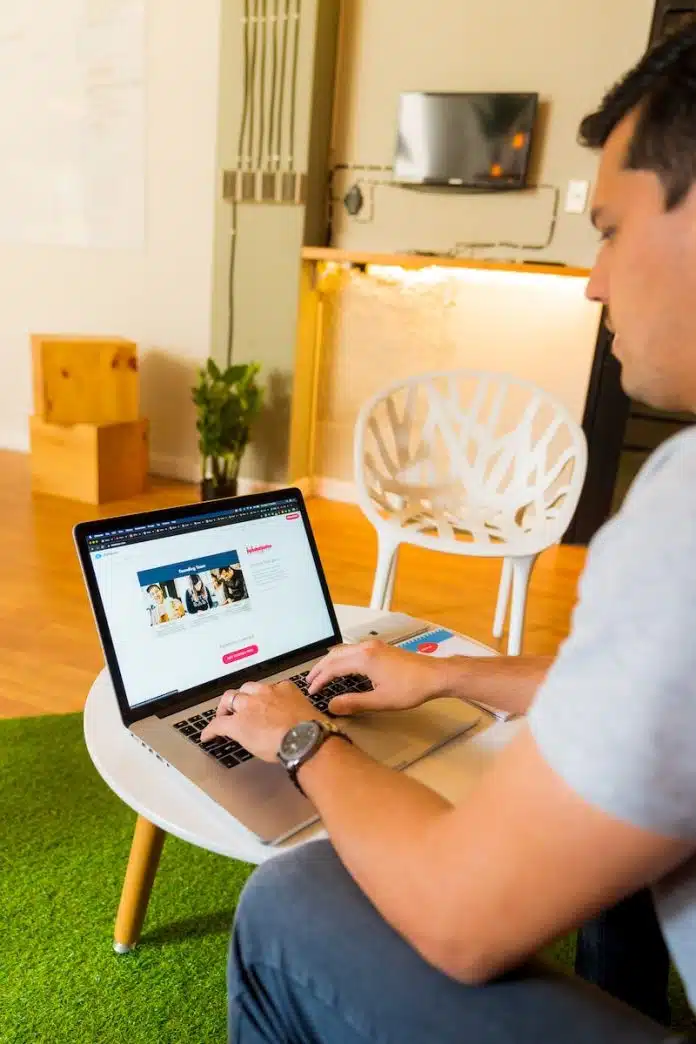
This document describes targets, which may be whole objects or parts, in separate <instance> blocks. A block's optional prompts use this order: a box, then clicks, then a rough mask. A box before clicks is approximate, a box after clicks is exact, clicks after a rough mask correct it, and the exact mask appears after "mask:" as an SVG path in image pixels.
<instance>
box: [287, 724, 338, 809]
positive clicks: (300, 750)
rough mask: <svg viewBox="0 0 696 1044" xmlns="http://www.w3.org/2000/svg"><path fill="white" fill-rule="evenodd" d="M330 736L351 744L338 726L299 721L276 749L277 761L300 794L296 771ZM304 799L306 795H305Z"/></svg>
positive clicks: (302, 792)
mask: <svg viewBox="0 0 696 1044" xmlns="http://www.w3.org/2000/svg"><path fill="white" fill-rule="evenodd" d="M332 736H340V737H341V739H344V740H347V741H348V742H349V743H352V742H353V741H352V739H351V738H350V736H348V735H347V733H345V732H344V731H343V730H342V729H339V727H338V725H334V723H333V722H332V721H301V722H300V723H299V725H294V726H293V727H292V728H291V729H288V731H287V732H286V733H285V735H284V736H283V739H282V741H281V744H280V747H279V748H278V760H279V761H280V763H281V765H282V766H283V767H284V768H285V770H286V771H287V774H288V775H289V776H290V779H291V780H292V781H293V783H294V784H295V786H296V787H297V789H298V790H299V792H300V794H304V790H303V789H302V787H301V786H300V784H299V781H298V779H297V773H298V770H299V769H301V768H302V766H303V765H304V764H305V762H307V761H309V759H310V758H311V757H313V756H314V755H315V754H316V752H317V751H318V750H319V748H320V747H322V746H323V745H324V744H325V743H326V741H327V739H330V738H331V737H332ZM305 797H306V795H305Z"/></svg>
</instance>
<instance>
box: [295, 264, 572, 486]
mask: <svg viewBox="0 0 696 1044" xmlns="http://www.w3.org/2000/svg"><path fill="white" fill-rule="evenodd" d="M350 265H355V266H361V267H363V266H368V265H374V266H385V267H396V268H402V269H410V270H417V269H428V268H443V269H449V268H452V269H455V268H459V269H472V270H479V271H481V270H483V271H490V272H516V273H520V274H521V275H544V276H561V277H566V278H568V277H572V278H575V279H587V278H588V277H589V275H590V271H589V269H586V268H577V267H571V266H570V265H549V264H544V263H543V262H539V263H536V262H532V263H529V264H526V263H522V262H512V261H488V260H480V259H477V258H464V257H451V256H450V257H447V256H433V255H430V254H425V255H424V254H380V253H371V252H368V251H357V250H337V249H333V248H329V247H304V248H303V249H302V253H301V270H300V306H299V316H298V329H297V347H296V356H295V373H294V380H293V395H292V419H291V429H290V454H289V479H290V481H291V482H298V483H300V484H302V485H304V487H305V489H306V490H310V489H311V488H312V481H313V478H314V472H315V464H316V460H315V457H316V443H317V411H318V399H319V373H320V368H321V365H322V355H323V354H324V333H325V331H324V326H325V321H324V299H325V295H326V284H325V283H324V281H323V279H322V276H323V274H324V273H325V272H326V271H327V269H328V270H329V271H330V270H331V268H332V267H333V266H338V267H344V266H345V267H348V266H350ZM568 289H571V287H568Z"/></svg>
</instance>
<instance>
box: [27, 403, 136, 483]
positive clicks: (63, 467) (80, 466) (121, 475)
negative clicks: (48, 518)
mask: <svg viewBox="0 0 696 1044" xmlns="http://www.w3.org/2000/svg"><path fill="white" fill-rule="evenodd" d="M29 428H30V435H31V477H32V489H33V490H34V492H35V493H49V494H51V495H52V496H56V497H68V498H69V499H70V500H81V501H83V502H85V503H88V504H103V503H106V502H107V501H110V500H123V499H125V498H126V497H132V496H135V495H136V494H137V493H142V492H143V491H144V489H145V487H146V482H147V471H148V434H149V432H148V422H147V421H146V420H135V421H129V422H127V423H125V424H74V425H71V426H66V425H61V424H49V423H48V422H47V421H45V420H43V418H42V417H36V416H34V417H31V418H30V425H29Z"/></svg>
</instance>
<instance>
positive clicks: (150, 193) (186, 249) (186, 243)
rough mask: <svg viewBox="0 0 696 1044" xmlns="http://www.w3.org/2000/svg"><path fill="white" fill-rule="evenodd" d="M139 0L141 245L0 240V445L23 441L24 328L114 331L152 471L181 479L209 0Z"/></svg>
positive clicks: (202, 256)
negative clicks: (137, 376) (143, 178)
mask: <svg viewBox="0 0 696 1044" xmlns="http://www.w3.org/2000/svg"><path fill="white" fill-rule="evenodd" d="M146 7H147V63H146V73H147V116H148V121H147V122H148V141H147V208H146V215H147V242H146V246H145V248H144V249H143V250H139V251H115V250H104V251H99V250H91V249H90V250H79V249H64V248H41V247H28V246H27V247H19V246H9V245H6V244H0V446H4V447H8V448H16V449H25V448H26V447H27V445H28V434H27V418H28V416H29V414H30V413H31V411H32V403H31V382H30V354H29V347H28V337H29V334H30V333H31V332H76V333H95V334H97V333H109V334H119V335H122V336H125V337H130V338H132V339H133V340H135V341H137V342H139V344H140V345H141V351H142V376H143V413H144V414H145V415H146V416H149V417H150V419H151V422H152V464H153V468H154V470H165V471H167V472H168V473H170V474H172V473H179V474H182V475H189V476H190V475H191V474H195V473H196V469H197V466H198V463H197V451H196V446H195V428H194V417H193V410H192V407H191V404H190V401H189V386H190V384H191V383H192V381H193V374H194V370H195V367H196V365H198V364H199V363H200V362H201V361H202V360H204V359H205V358H206V357H207V356H208V354H209V351H210V347H211V301H212V293H213V291H212V265H213V258H212V243H213V231H214V202H215V196H216V192H217V187H218V186H217V173H216V156H215V146H216V135H217V107H218V67H219V21H220V0H196V3H195V4H194V3H190V2H189V0H148V2H147V4H146ZM17 104H18V105H21V98H18V99H17Z"/></svg>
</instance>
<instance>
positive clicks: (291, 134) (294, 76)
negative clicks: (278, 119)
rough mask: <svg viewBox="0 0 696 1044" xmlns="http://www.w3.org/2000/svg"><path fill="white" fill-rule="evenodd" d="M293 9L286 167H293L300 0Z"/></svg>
mask: <svg viewBox="0 0 696 1044" xmlns="http://www.w3.org/2000/svg"><path fill="white" fill-rule="evenodd" d="M296 5H297V6H296V8H295V11H294V18H295V31H294V39H293V48H292V82H291V88H290V126H289V131H288V134H289V138H290V141H289V154H288V168H289V170H294V169H295V120H296V116H297V70H298V66H299V61H300V18H301V17H302V0H296Z"/></svg>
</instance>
